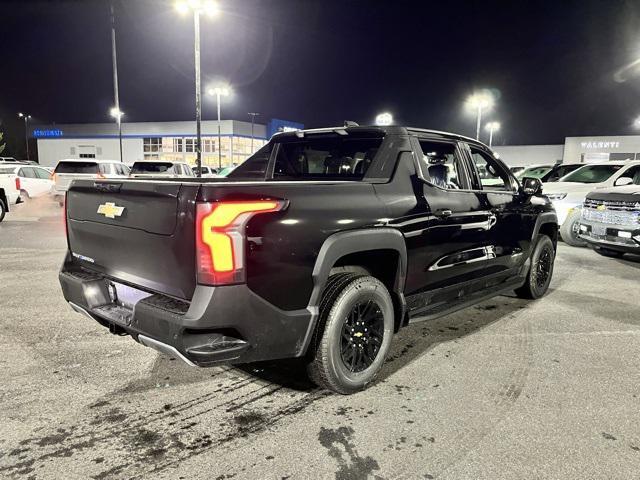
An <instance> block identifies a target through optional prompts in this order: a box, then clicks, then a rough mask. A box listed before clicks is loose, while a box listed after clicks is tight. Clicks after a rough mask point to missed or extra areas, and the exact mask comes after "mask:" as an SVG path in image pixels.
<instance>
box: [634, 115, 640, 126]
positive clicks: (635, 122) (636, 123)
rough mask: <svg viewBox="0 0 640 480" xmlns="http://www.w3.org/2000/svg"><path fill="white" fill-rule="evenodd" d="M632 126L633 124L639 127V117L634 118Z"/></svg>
mask: <svg viewBox="0 0 640 480" xmlns="http://www.w3.org/2000/svg"><path fill="white" fill-rule="evenodd" d="M633 126H634V127H635V128H639V129H640V117H638V118H636V119H635V120H634V121H633Z"/></svg>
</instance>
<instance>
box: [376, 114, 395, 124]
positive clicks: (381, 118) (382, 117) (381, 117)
mask: <svg viewBox="0 0 640 480" xmlns="http://www.w3.org/2000/svg"><path fill="white" fill-rule="evenodd" d="M392 123H393V115H391V114H390V113H389V112H383V113H380V114H378V115H376V125H379V126H381V127H385V126H388V125H391V124H392Z"/></svg>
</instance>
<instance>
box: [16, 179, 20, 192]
mask: <svg viewBox="0 0 640 480" xmlns="http://www.w3.org/2000/svg"><path fill="white" fill-rule="evenodd" d="M16 190H18V191H20V177H16Z"/></svg>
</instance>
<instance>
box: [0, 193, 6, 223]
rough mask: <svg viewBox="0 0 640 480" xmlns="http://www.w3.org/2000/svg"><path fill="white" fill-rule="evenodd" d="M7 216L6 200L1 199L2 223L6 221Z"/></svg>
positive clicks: (0, 214) (0, 213) (0, 216)
mask: <svg viewBox="0 0 640 480" xmlns="http://www.w3.org/2000/svg"><path fill="white" fill-rule="evenodd" d="M6 214H7V207H6V205H5V203H4V199H3V198H0V222H1V221H2V220H4V216H5V215H6Z"/></svg>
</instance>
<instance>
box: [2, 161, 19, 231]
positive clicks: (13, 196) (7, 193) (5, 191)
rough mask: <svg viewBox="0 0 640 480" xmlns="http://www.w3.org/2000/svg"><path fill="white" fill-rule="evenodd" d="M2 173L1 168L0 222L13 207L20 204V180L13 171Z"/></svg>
mask: <svg viewBox="0 0 640 480" xmlns="http://www.w3.org/2000/svg"><path fill="white" fill-rule="evenodd" d="M8 170H9V171H8V172H2V171H1V168H0V222H1V221H2V220H4V216H5V215H6V213H7V212H8V211H9V210H11V205H15V204H17V203H20V179H19V178H18V176H17V175H16V174H15V173H13V171H12V170H11V169H8Z"/></svg>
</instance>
